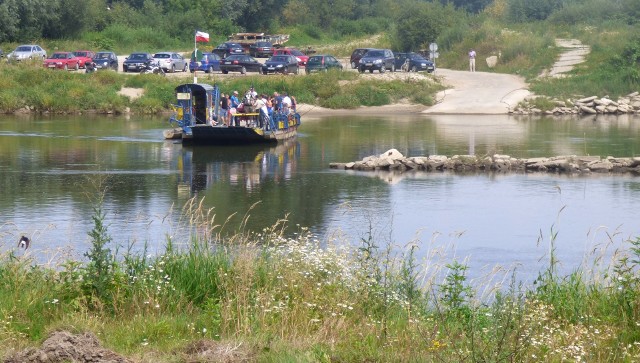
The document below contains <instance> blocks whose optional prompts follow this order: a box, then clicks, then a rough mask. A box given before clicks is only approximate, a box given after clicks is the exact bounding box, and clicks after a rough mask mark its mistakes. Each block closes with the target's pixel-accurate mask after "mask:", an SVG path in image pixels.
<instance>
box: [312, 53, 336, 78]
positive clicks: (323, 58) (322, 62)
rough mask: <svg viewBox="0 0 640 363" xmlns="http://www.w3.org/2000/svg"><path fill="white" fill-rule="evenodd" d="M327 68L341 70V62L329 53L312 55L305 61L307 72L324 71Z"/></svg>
mask: <svg viewBox="0 0 640 363" xmlns="http://www.w3.org/2000/svg"><path fill="white" fill-rule="evenodd" d="M329 69H337V70H340V71H341V70H342V63H340V61H338V60H337V59H336V57H334V56H332V55H329V54H319V55H312V56H311V57H309V61H308V62H307V68H306V72H307V74H309V73H312V72H326V71H328V70H329Z"/></svg>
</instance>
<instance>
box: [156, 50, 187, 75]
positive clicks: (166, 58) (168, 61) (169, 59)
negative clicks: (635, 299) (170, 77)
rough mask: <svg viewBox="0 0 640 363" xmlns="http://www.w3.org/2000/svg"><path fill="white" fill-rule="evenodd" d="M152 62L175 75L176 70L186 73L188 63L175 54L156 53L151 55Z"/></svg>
mask: <svg viewBox="0 0 640 363" xmlns="http://www.w3.org/2000/svg"><path fill="white" fill-rule="evenodd" d="M153 60H154V61H156V62H157V64H158V66H160V68H162V69H164V70H165V71H169V72H171V73H176V69H179V70H181V71H183V72H186V71H187V69H188V68H189V62H187V60H186V59H184V57H183V56H181V55H180V54H178V53H176V52H158V53H156V54H154V55H153Z"/></svg>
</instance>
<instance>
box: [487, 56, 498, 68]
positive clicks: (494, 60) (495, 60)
mask: <svg viewBox="0 0 640 363" xmlns="http://www.w3.org/2000/svg"><path fill="white" fill-rule="evenodd" d="M496 64H498V56H497V55H492V56H491V57H488V58H487V67H489V68H494V67H495V66H496Z"/></svg>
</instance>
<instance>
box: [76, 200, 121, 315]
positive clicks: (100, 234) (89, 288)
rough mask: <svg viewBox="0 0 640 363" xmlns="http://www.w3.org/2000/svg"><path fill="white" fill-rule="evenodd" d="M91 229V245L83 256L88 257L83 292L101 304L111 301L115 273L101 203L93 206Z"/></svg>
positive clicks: (109, 239)
mask: <svg viewBox="0 0 640 363" xmlns="http://www.w3.org/2000/svg"><path fill="white" fill-rule="evenodd" d="M91 220H92V221H93V229H92V230H91V231H89V237H91V247H90V249H89V251H87V252H85V254H84V256H85V257H87V258H88V259H89V263H88V264H87V266H86V269H85V272H86V276H85V278H84V280H83V283H84V289H85V294H86V295H87V296H88V297H89V299H90V300H93V299H97V301H100V302H102V303H103V304H107V305H109V304H110V303H112V299H113V291H112V286H113V285H112V284H113V282H114V275H115V268H116V265H115V262H114V256H113V255H112V253H111V248H110V246H109V244H110V243H111V242H112V240H111V236H110V235H109V233H108V229H107V226H106V225H105V224H104V222H105V214H104V212H103V210H102V206H101V205H96V206H94V208H93V216H91Z"/></svg>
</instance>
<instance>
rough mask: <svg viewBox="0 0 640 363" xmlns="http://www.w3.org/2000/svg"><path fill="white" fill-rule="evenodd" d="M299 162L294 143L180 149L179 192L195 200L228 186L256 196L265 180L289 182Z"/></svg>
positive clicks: (291, 141) (297, 146) (295, 143)
mask: <svg viewBox="0 0 640 363" xmlns="http://www.w3.org/2000/svg"><path fill="white" fill-rule="evenodd" d="M299 159H300V143H299V142H298V140H297V139H293V140H288V141H286V142H284V143H280V144H277V145H273V146H254V145H251V146H237V147H207V146H192V147H187V146H183V148H182V153H181V179H180V182H179V183H178V190H180V191H183V192H184V191H188V192H189V193H190V195H192V196H197V195H198V194H199V193H200V192H202V191H206V190H207V189H209V188H215V187H216V184H219V183H228V184H229V185H231V186H241V187H242V188H243V189H244V190H246V191H247V192H249V193H253V192H258V191H259V189H260V187H261V185H262V184H263V183H264V182H265V181H266V180H273V181H274V182H275V183H278V182H280V181H282V180H284V181H286V180H290V179H291V177H292V175H293V174H294V173H295V172H297V169H298V160H299Z"/></svg>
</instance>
